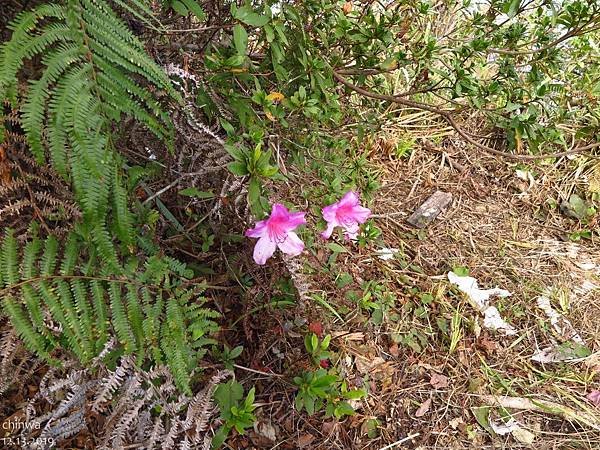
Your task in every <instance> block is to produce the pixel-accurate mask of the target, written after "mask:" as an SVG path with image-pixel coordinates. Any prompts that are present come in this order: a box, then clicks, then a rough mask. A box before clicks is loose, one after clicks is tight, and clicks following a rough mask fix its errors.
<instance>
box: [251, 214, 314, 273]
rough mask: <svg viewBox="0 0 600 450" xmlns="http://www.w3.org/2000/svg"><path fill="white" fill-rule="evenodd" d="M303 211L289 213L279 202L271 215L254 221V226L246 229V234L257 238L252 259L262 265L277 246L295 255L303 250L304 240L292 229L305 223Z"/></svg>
mask: <svg viewBox="0 0 600 450" xmlns="http://www.w3.org/2000/svg"><path fill="white" fill-rule="evenodd" d="M304 214H305V213H303V212H295V213H291V212H289V211H288V209H287V208H286V207H285V206H283V205H282V204H281V203H275V204H274V205H273V209H272V210H271V215H270V216H269V218H268V219H266V220H261V221H260V222H256V225H255V226H254V228H252V229H249V230H246V236H248V237H251V238H258V242H257V243H256V246H255V247H254V261H256V264H260V265H263V264H265V263H266V262H267V259H269V258H270V257H271V256H273V253H275V249H276V248H277V247H279V250H281V251H282V252H283V253H285V254H287V255H291V256H297V255H299V254H300V253H302V250H304V242H302V241H301V240H300V238H299V237H298V235H297V234H296V233H294V232H293V231H292V230H294V229H296V228H297V227H298V226H300V225H302V224H305V223H306V220H304Z"/></svg>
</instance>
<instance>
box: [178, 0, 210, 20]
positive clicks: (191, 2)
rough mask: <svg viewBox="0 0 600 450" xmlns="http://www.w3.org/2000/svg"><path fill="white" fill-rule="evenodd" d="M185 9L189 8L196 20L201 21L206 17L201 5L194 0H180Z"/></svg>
mask: <svg viewBox="0 0 600 450" xmlns="http://www.w3.org/2000/svg"><path fill="white" fill-rule="evenodd" d="M181 1H182V2H183V3H184V4H185V6H186V7H187V9H189V10H190V11H191V12H192V14H194V15H195V16H196V17H197V18H198V20H200V21H203V20H204V19H205V18H206V14H205V13H204V10H203V9H202V7H201V6H200V5H199V4H198V3H197V2H196V0H181Z"/></svg>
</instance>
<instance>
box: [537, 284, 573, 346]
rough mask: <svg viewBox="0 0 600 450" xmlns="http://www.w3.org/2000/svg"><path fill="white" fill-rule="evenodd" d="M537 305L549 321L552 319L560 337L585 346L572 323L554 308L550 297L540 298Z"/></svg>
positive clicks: (552, 323) (551, 321)
mask: <svg viewBox="0 0 600 450" xmlns="http://www.w3.org/2000/svg"><path fill="white" fill-rule="evenodd" d="M537 305H538V308H540V309H541V310H542V311H544V312H545V313H546V315H547V316H548V319H550V324H551V325H552V326H553V327H554V329H555V330H556V332H557V333H558V334H559V335H560V336H562V337H564V338H565V339H571V340H573V341H574V342H577V343H578V344H582V345H583V344H584V342H583V339H581V336H580V335H579V333H577V331H575V328H573V325H571V322H569V321H568V320H567V319H565V318H564V317H563V316H562V314H560V313H559V312H557V311H556V310H555V309H554V308H552V305H551V304H550V299H549V298H548V297H544V296H543V295H542V296H540V297H538V299H537Z"/></svg>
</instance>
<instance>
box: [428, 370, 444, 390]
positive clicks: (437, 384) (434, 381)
mask: <svg viewBox="0 0 600 450" xmlns="http://www.w3.org/2000/svg"><path fill="white" fill-rule="evenodd" d="M429 383H430V384H431V385H432V386H433V387H434V388H435V389H443V388H445V387H448V377H447V376H445V375H442V374H441V373H435V372H433V374H432V375H431V379H430V380H429Z"/></svg>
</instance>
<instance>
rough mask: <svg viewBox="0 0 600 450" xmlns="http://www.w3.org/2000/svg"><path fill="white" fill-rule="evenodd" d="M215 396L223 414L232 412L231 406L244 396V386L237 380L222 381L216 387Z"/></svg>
mask: <svg viewBox="0 0 600 450" xmlns="http://www.w3.org/2000/svg"><path fill="white" fill-rule="evenodd" d="M214 398H215V401H216V402H217V404H218V405H219V409H220V410H221V413H222V415H223V416H225V415H227V414H229V413H230V411H231V408H233V407H234V406H235V405H236V404H237V403H238V402H239V401H240V400H241V399H242V398H244V388H243V387H242V385H241V384H240V383H238V382H237V381H235V380H231V381H229V382H227V383H221V384H219V386H217V389H215V393H214Z"/></svg>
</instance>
